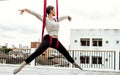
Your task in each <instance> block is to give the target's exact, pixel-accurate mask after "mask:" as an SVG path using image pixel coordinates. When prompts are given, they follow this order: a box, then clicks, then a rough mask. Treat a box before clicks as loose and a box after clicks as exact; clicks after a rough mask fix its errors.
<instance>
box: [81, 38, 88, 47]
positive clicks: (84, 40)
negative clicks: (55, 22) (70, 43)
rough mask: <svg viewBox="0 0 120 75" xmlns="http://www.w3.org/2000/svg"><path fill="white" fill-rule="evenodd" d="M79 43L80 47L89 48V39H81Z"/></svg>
mask: <svg viewBox="0 0 120 75" xmlns="http://www.w3.org/2000/svg"><path fill="white" fill-rule="evenodd" d="M80 42H81V46H90V39H89V38H81V39H80Z"/></svg>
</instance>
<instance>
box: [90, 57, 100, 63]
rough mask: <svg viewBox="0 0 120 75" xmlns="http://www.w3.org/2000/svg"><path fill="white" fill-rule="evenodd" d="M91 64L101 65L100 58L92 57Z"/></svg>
mask: <svg viewBox="0 0 120 75" xmlns="http://www.w3.org/2000/svg"><path fill="white" fill-rule="evenodd" d="M92 64H102V57H95V56H93V57H92Z"/></svg>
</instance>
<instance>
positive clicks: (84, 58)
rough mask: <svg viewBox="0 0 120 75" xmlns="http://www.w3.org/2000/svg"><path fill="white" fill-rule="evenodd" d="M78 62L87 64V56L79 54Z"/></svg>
mask: <svg viewBox="0 0 120 75" xmlns="http://www.w3.org/2000/svg"><path fill="white" fill-rule="evenodd" d="M80 63H82V64H88V63H89V56H81V57H80Z"/></svg>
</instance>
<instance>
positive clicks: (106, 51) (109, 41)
mask: <svg viewBox="0 0 120 75" xmlns="http://www.w3.org/2000/svg"><path fill="white" fill-rule="evenodd" d="M81 39H87V40H89V42H87V43H89V44H87V43H86V44H83V45H82V43H83V41H82V42H81ZM95 39H100V41H102V44H101V43H100V46H99V45H98V46H94V42H93V41H94V40H95ZM70 50H75V51H78V52H74V54H73V53H71V56H72V57H74V58H76V61H77V63H80V65H81V66H82V67H83V68H102V69H105V68H106V69H115V68H116V67H117V66H120V65H119V64H118V63H117V65H116V62H120V61H119V60H118V59H119V58H120V54H119V55H118V56H117V55H116V54H117V53H118V52H117V51H120V30H119V29H71V34H70ZM101 51H102V52H101ZM94 57H95V58H96V57H100V58H101V61H102V63H101V64H94V63H92V62H94V61H95V59H93V58H94ZM84 58H85V59H89V60H88V61H89V63H81V61H83V60H84ZM116 60H118V61H116Z"/></svg>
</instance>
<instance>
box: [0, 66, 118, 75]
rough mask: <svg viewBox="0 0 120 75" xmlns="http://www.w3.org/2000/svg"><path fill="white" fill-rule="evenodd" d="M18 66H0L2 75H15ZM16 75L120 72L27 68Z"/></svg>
mask: <svg viewBox="0 0 120 75" xmlns="http://www.w3.org/2000/svg"><path fill="white" fill-rule="evenodd" d="M16 67H18V66H16V65H0V75H14V74H13V70H14V69H15V68H16ZM16 75H120V73H119V72H95V71H81V70H79V69H77V68H59V67H58V68H57V67H46V66H39V67H31V66H26V67H25V68H23V69H22V70H21V71H20V72H19V73H18V74H16Z"/></svg>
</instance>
